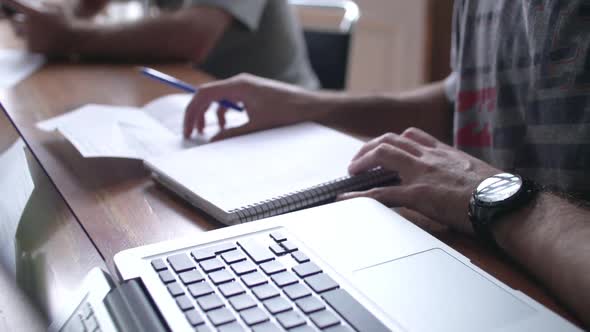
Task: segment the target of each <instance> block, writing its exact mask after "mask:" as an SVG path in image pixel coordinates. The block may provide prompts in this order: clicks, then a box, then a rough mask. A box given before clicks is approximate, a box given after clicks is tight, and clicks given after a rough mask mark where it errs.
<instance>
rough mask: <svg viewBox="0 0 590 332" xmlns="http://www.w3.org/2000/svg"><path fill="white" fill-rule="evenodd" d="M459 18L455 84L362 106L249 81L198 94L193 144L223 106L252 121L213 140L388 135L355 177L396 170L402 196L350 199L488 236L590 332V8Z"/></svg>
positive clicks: (391, 192) (460, 9)
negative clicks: (237, 107)
mask: <svg viewBox="0 0 590 332" xmlns="http://www.w3.org/2000/svg"><path fill="white" fill-rule="evenodd" d="M454 6H455V8H454V23H453V28H454V29H453V44H452V69H453V74H452V75H451V76H450V77H449V78H448V79H447V80H445V81H444V82H437V83H433V84H430V85H427V86H425V87H422V88H420V89H418V90H415V91H411V92H407V93H401V94H387V93H384V94H380V95H357V96H353V95H350V94H347V93H336V92H327V91H310V90H306V89H303V88H300V87H296V86H293V85H288V84H284V83H280V82H276V81H271V80H268V79H263V78H258V77H254V76H251V75H240V76H237V77H234V78H230V79H227V80H224V81H219V82H214V83H210V84H207V85H205V86H203V87H202V88H201V90H200V92H199V94H198V95H196V96H195V97H194V98H193V100H192V102H191V104H190V105H189V106H188V108H187V111H186V114H185V127H184V134H185V136H188V135H190V133H191V132H192V131H193V130H195V129H196V130H198V131H200V130H202V129H203V126H204V113H205V111H206V110H207V108H208V107H209V105H210V104H211V103H212V102H213V101H215V100H218V99H220V98H228V99H231V100H234V101H236V102H237V101H240V102H243V103H244V105H245V106H246V108H247V112H248V115H249V118H250V122H249V123H247V124H245V125H244V126H242V127H238V128H231V129H222V130H221V132H220V133H219V134H218V135H217V137H216V138H215V139H223V138H225V137H229V136H235V135H240V134H244V133H248V132H251V131H255V130H261V129H265V128H272V127H276V126H281V125H288V124H293V123H296V122H300V121H306V120H319V119H323V118H326V117H329V116H330V117H334V116H340V117H347V118H348V120H349V123H352V124H357V125H359V126H360V125H364V126H365V127H371V128H373V129H374V130H378V131H381V132H387V131H389V133H386V134H383V135H382V136H380V137H378V138H375V139H373V140H371V141H370V142H368V143H366V145H365V146H364V147H363V148H362V149H361V150H360V151H359V152H358V154H357V155H356V156H355V157H354V158H353V160H352V161H351V163H350V166H349V172H350V173H351V174H357V173H360V172H363V171H367V170H370V169H372V168H374V167H382V168H385V169H388V170H394V171H397V172H398V173H399V175H400V177H401V184H400V185H397V186H390V187H382V188H376V189H371V190H369V191H365V192H352V193H347V194H344V195H342V196H341V197H340V199H348V198H353V197H371V198H374V199H377V200H379V201H381V202H382V203H384V204H386V205H389V206H404V207H407V208H409V209H412V210H415V211H417V212H419V213H421V214H423V215H425V216H427V217H429V218H431V219H433V220H436V221H438V222H440V223H443V224H445V225H447V226H449V227H451V228H452V229H455V230H457V231H460V232H464V233H466V234H473V235H476V236H478V238H479V239H480V241H482V242H485V243H488V244H490V245H491V246H492V247H494V248H496V249H498V250H499V251H501V252H504V253H505V254H506V255H507V256H509V257H510V258H512V259H513V260H515V261H516V262H518V263H520V264H521V265H522V266H523V267H524V268H525V269H527V270H528V271H529V272H530V273H531V274H533V275H534V276H535V277H536V278H537V279H538V280H540V281H541V282H543V283H544V284H545V285H546V286H547V287H548V288H549V289H550V290H552V291H553V292H554V294H555V295H556V296H557V297H558V298H559V300H560V301H561V302H563V303H564V304H566V305H567V306H569V307H570V308H571V309H572V310H573V311H574V312H575V313H576V314H577V316H578V318H579V319H580V320H581V321H582V322H583V323H585V324H586V326H587V327H590V209H589V208H588V203H589V202H590V176H588V174H590V97H589V94H588V91H589V90H588V87H589V86H590V85H589V82H590V19H589V18H590V10H589V9H590V7H589V6H588V5H587V4H586V2H585V1H544V0H534V1H515V0H497V1H476V0H456V1H455V4H454ZM277 110H280V112H277ZM217 112H218V113H219V115H221V116H223V114H224V112H225V110H224V109H219V110H218V111H217ZM408 128H409V129H408ZM418 128H420V129H418ZM443 141H453V145H454V146H450V145H447V144H445V143H444V142H443ZM503 172H510V173H511V174H510V175H500V173H503ZM486 179H489V180H488V181H487V182H486V181H485V180H486ZM518 179H520V180H518ZM507 185H508V186H507ZM514 188H516V189H518V190H517V191H516V190H515V191H511V190H512V189H514ZM494 194H497V195H494ZM504 195H505V196H504ZM507 197H508V198H507ZM490 206H493V207H490Z"/></svg>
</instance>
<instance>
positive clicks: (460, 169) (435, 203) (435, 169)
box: [339, 128, 500, 233]
mask: <svg viewBox="0 0 590 332" xmlns="http://www.w3.org/2000/svg"><path fill="white" fill-rule="evenodd" d="M377 166H381V167H383V168H384V169H386V170H396V171H397V172H398V173H399V176H400V178H401V179H402V184H401V185H395V186H388V187H380V188H373V189H370V190H368V191H364V192H354V193H347V194H343V195H340V196H339V199H341V200H342V199H349V198H354V197H371V198H374V199H376V200H378V201H380V202H382V203H384V204H386V205H390V206H391V205H395V206H404V207H407V208H410V209H413V210H415V211H419V212H420V213H422V214H424V215H425V216H427V217H430V218H431V219H433V220H437V221H440V222H443V223H445V224H447V225H449V226H451V227H453V228H455V229H457V230H461V231H464V232H467V233H471V232H472V229H471V223H470V221H469V219H468V217H467V213H465V210H466V204H465V202H467V201H469V197H470V195H471V192H472V191H473V188H474V187H476V186H477V184H478V183H479V182H480V181H481V179H482V178H486V177H488V176H491V175H494V174H497V173H500V171H499V170H498V169H496V168H494V167H492V166H490V165H488V164H486V163H484V162H483V161H481V160H479V159H476V158H473V157H471V156H470V155H468V154H466V153H464V152H462V151H459V150H457V149H454V148H452V147H450V146H448V145H446V144H444V143H442V142H440V141H438V140H437V139H436V138H434V137H432V136H430V135H429V134H427V133H425V132H424V131H422V130H420V129H416V128H410V129H407V130H406V131H404V132H403V133H402V134H401V135H396V134H392V133H388V134H385V135H383V136H381V137H378V138H375V139H373V140H371V141H370V142H369V143H367V144H365V145H364V146H363V147H362V148H361V150H360V151H359V152H358V153H357V155H356V156H355V157H354V158H353V160H352V162H351V163H350V166H349V168H348V170H349V172H350V173H351V174H358V173H361V172H364V171H367V170H369V169H372V168H374V167H377Z"/></svg>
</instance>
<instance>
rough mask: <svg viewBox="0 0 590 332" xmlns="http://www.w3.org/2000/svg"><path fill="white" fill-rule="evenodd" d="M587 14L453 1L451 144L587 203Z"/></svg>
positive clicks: (585, 9)
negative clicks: (453, 102)
mask: <svg viewBox="0 0 590 332" xmlns="http://www.w3.org/2000/svg"><path fill="white" fill-rule="evenodd" d="M589 19H590V6H589V5H588V4H587V2H586V1H580V0H569V1H548V0H529V1H515V0H494V1H491V0H480V1H478V0H456V1H455V16H454V32H453V48H452V67H453V71H454V73H455V75H454V76H455V77H456V79H457V81H456V96H455V125H454V127H455V145H456V146H457V147H458V148H460V149H462V150H464V151H466V152H468V153H470V154H472V155H474V156H476V157H478V158H480V159H483V160H485V161H487V162H489V163H491V164H492V165H495V166H497V167H499V168H502V169H505V170H510V171H514V172H517V173H519V174H523V175H525V176H528V177H530V178H533V179H535V180H536V181H538V182H540V183H542V184H545V185H549V186H554V187H557V188H558V189H560V190H565V191H568V192H570V193H575V194H579V195H580V196H581V197H583V198H586V199H590V176H589V174H590V53H589V52H590V20H589Z"/></svg>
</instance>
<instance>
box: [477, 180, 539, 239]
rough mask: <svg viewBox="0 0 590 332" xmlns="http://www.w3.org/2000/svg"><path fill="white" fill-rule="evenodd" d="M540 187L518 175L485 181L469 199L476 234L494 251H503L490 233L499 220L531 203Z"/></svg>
mask: <svg viewBox="0 0 590 332" xmlns="http://www.w3.org/2000/svg"><path fill="white" fill-rule="evenodd" d="M537 192H538V188H537V186H536V185H535V183H534V182H532V181H529V180H527V179H524V178H522V177H520V176H519V175H516V174H510V173H500V174H496V175H494V176H491V177H489V178H487V179H485V180H483V181H482V182H481V183H480V184H479V185H478V186H477V188H476V189H475V190H474V191H473V194H472V195H471V199H470V200H469V211H468V215H469V219H470V220H471V224H472V226H473V230H474V231H475V234H476V235H477V236H478V237H479V238H480V239H481V240H482V241H484V242H485V243H487V244H489V245H490V246H492V247H493V248H495V249H500V248H499V247H498V244H497V243H496V240H495V239H494V236H493V234H492V231H491V226H492V225H494V224H495V223H496V222H497V221H498V220H499V219H500V217H502V216H504V215H506V214H508V213H510V212H512V211H515V210H518V209H519V208H521V207H523V206H525V205H526V204H527V203H528V202H530V201H531V200H532V199H533V197H534V196H535V194H536V193H537Z"/></svg>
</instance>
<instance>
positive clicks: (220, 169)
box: [145, 122, 398, 225]
mask: <svg viewBox="0 0 590 332" xmlns="http://www.w3.org/2000/svg"><path fill="white" fill-rule="evenodd" d="M362 145H363V142H362V141H360V140H358V139H356V138H353V137H351V136H349V135H346V134H343V133H341V132H338V131H336V130H333V129H330V128H327V127H324V126H322V125H319V124H316V123H311V122H308V123H302V124H297V125H292V126H286V127H281V128H275V129H270V130H266V131H261V132H257V133H253V134H248V135H244V136H239V137H235V138H231V139H227V140H223V141H219V142H215V143H211V144H207V145H202V146H198V147H195V148H191V149H188V150H184V151H181V152H178V153H175V154H172V155H166V156H165V157H161V158H152V159H148V160H146V161H145V165H146V166H147V167H148V169H150V170H151V171H152V174H153V177H154V179H155V180H156V181H157V182H159V183H161V184H163V185H164V186H166V187H168V188H169V189H171V190H172V191H173V192H175V193H177V194H178V195H180V196H181V197H183V198H184V199H186V200H187V201H188V202H189V203H191V204H193V205H194V206H196V207H197V208H199V209H201V210H203V211H205V212H206V213H208V214H209V215H211V216H212V217H213V218H215V219H217V220H218V221H220V222H222V223H224V224H227V225H234V224H239V223H243V222H247V221H252V220H257V219H262V218H266V217H271V216H274V215H278V214H282V213H287V212H291V211H295V210H300V209H303V208H307V207H312V206H316V205H320V204H324V203H328V202H331V201H333V200H334V199H335V198H336V196H337V195H338V194H340V193H344V192H349V191H358V190H365V189H368V188H371V187H375V186H380V185H384V184H391V183H395V182H396V181H397V180H398V177H397V174H396V173H394V172H389V171H385V170H383V169H374V170H371V171H369V172H366V173H364V174H359V175H356V176H349V175H348V171H347V168H348V165H349V163H350V161H351V160H352V158H353V156H354V155H355V154H356V153H357V152H358V150H359V149H360V148H361V147H362Z"/></svg>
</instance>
